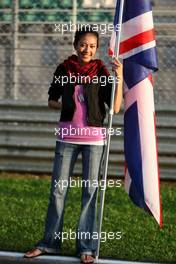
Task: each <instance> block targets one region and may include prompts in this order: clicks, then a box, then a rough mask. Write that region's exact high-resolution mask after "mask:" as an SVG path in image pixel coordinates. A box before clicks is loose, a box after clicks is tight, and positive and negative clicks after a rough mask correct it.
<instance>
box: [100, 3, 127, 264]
mask: <svg viewBox="0 0 176 264" xmlns="http://www.w3.org/2000/svg"><path fill="white" fill-rule="evenodd" d="M117 1H118V0H117ZM123 6H124V0H120V9H119V21H118V26H119V27H118V28H119V30H118V33H117V37H116V41H115V50H114V54H115V57H117V58H118V56H119V46H120V34H121V25H122V16H123ZM112 59H114V58H112ZM115 77H116V76H115V73H114V82H113V87H112V92H111V103H110V109H109V115H108V130H109V131H111V128H112V118H113V114H114V110H113V106H114V95H115V89H116V81H115ZM110 141H111V133H107V145H106V148H105V162H104V167H103V177H102V180H103V183H104V186H105V188H104V189H103V190H101V191H100V209H99V226H98V245H97V255H96V259H95V260H96V262H97V261H98V258H99V252H100V234H101V229H102V221H103V210H104V201H105V189H106V182H107V170H108V159H109V148H110Z"/></svg>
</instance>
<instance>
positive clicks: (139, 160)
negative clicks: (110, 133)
mask: <svg viewBox="0 0 176 264" xmlns="http://www.w3.org/2000/svg"><path fill="white" fill-rule="evenodd" d="M119 6H120V0H117V5H116V13H115V18H114V28H115V27H116V28H117V23H118V16H119ZM116 34H117V32H116V30H114V32H113V34H112V37H111V40H110V47H109V55H114V47H115V41H116ZM119 58H122V60H123V75H124V105H125V113H124V153H125V189H126V191H127V193H128V194H129V196H130V198H131V199H132V201H133V202H134V203H135V204H136V205H137V206H139V207H141V208H143V209H145V210H147V211H148V212H150V213H151V214H152V215H153V216H154V217H155V219H156V220H157V222H158V223H159V225H160V226H161V225H162V212H161V199H160V180H159V178H160V177H159V167H158V150H157V139H156V122H155V120H156V119H155V109H154V95H153V82H152V72H154V71H156V70H157V54H156V41H155V33H154V27H153V16H152V9H151V4H150V0H133V1H131V0H124V8H123V19H122V28H121V36H120V48H119Z"/></svg>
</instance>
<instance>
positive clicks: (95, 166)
mask: <svg viewBox="0 0 176 264" xmlns="http://www.w3.org/2000/svg"><path fill="white" fill-rule="evenodd" d="M103 152H104V146H99V145H83V144H82V145H79V144H71V143H66V142H59V141H56V150H55V159H54V166H53V174H52V181H51V189H50V197H49V204H48V211H47V216H46V222H45V232H44V237H43V239H42V240H41V241H39V242H38V243H37V244H36V248H39V249H41V250H43V251H45V252H48V253H60V248H61V242H62V239H61V236H58V234H60V235H61V234H62V229H63V217H64V205H65V199H66V196H67V191H68V184H67V186H66V187H64V188H63V186H62V184H58V183H61V182H67V183H68V182H69V180H70V176H72V173H73V168H74V165H75V162H76V160H77V157H78V154H79V153H81V154H82V170H83V171H82V172H83V173H82V176H83V177H82V180H83V181H82V183H83V182H86V180H87V182H89V183H90V184H85V186H83V187H82V201H81V215H80V219H79V223H78V227H77V231H76V246H77V254H78V255H80V254H82V253H86V254H96V248H97V239H94V238H92V234H93V232H97V227H96V217H97V212H96V211H97V196H98V187H97V185H98V184H91V183H92V181H93V182H94V183H95V181H96V182H97V183H98V178H99V173H100V168H101V162H102V159H103ZM84 180H85V181H84ZM64 186H65V185H64ZM73 203H74V201H73ZM87 232H88V233H87ZM78 233H79V238H78ZM85 233H87V235H88V236H86V235H81V236H80V234H85Z"/></svg>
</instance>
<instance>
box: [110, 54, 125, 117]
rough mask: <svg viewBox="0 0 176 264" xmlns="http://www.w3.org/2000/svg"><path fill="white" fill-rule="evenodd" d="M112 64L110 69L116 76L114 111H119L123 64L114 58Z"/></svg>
mask: <svg viewBox="0 0 176 264" xmlns="http://www.w3.org/2000/svg"><path fill="white" fill-rule="evenodd" d="M111 64H112V71H115V74H116V78H118V82H117V83H116V90H115V95H114V113H116V114H117V113H118V112H119V111H120V107H121V104H122V95H123V65H122V64H121V63H120V62H119V61H118V60H117V59H116V58H115V59H114V62H112V63H111Z"/></svg>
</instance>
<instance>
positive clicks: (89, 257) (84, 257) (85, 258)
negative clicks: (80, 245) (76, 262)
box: [81, 254, 95, 263]
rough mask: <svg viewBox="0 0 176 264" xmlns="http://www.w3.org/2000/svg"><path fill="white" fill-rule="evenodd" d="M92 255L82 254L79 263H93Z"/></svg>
mask: <svg viewBox="0 0 176 264" xmlns="http://www.w3.org/2000/svg"><path fill="white" fill-rule="evenodd" d="M94 260H95V259H94V257H93V256H92V255H87V254H82V255H81V263H94Z"/></svg>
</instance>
